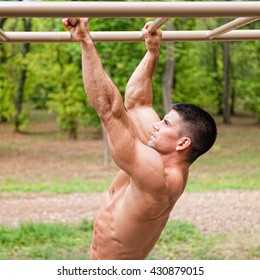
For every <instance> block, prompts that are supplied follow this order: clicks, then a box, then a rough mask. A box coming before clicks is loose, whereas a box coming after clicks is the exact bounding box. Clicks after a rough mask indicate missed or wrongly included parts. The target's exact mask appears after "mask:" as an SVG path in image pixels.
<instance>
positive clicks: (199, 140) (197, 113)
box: [171, 103, 217, 163]
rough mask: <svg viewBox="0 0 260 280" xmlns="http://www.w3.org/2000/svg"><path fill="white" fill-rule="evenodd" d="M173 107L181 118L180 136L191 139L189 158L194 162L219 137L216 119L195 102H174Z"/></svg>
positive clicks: (189, 160)
mask: <svg viewBox="0 0 260 280" xmlns="http://www.w3.org/2000/svg"><path fill="white" fill-rule="evenodd" d="M171 109H172V110H175V111H176V112H178V114H179V116H180V118H181V131H180V134H181V135H180V136H187V137H189V138H190V139H191V146H190V148H189V151H188V156H187V160H188V162H190V163H192V162H194V161H195V160H196V159H197V158H198V157H199V156H201V155H202V154H204V153H206V152H207V151H208V150H209V149H210V148H211V147H212V146H213V144H214V143H215V140H216V138H217V126H216V123H215V120H214V119H213V117H212V116H211V115H210V114H209V113H208V112H206V111H205V110H203V109H202V108H200V107H198V106H196V105H193V104H189V103H177V104H173V105H172V106H171Z"/></svg>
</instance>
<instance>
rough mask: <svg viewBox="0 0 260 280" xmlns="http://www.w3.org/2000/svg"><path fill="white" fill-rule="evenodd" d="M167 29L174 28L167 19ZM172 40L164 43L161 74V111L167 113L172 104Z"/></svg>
mask: <svg viewBox="0 0 260 280" xmlns="http://www.w3.org/2000/svg"><path fill="white" fill-rule="evenodd" d="M166 29H167V31H172V30H173V29H174V26H173V23H172V22H170V21H168V22H167V24H166ZM174 66H175V60H174V42H167V43H166V63H165V72H164V75H163V111H164V114H167V113H168V112H169V110H170V106H171V104H172V86H173V76H174Z"/></svg>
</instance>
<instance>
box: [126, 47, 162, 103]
mask: <svg viewBox="0 0 260 280" xmlns="http://www.w3.org/2000/svg"><path fill="white" fill-rule="evenodd" d="M158 57H159V53H152V52H149V51H148V52H147V53H146V54H145V56H144V58H143V59H142V61H141V62H140V64H139V65H138V67H137V68H136V69H135V71H134V73H133V74H132V76H131V78H130V80H129V82H128V84H127V87H126V107H131V106H132V105H133V104H131V103H135V104H134V105H146V104H147V105H151V103H152V76H153V74H154V71H155V69H156V66H157V62H158Z"/></svg>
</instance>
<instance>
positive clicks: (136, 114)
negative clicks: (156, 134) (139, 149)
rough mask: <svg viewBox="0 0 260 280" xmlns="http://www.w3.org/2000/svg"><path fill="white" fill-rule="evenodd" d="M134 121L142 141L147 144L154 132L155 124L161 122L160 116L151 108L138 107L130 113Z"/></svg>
mask: <svg viewBox="0 0 260 280" xmlns="http://www.w3.org/2000/svg"><path fill="white" fill-rule="evenodd" d="M128 113H129V116H130V117H131V119H132V120H133V122H134V124H135V126H136V129H137V131H138V134H139V135H140V139H141V141H142V142H143V143H144V144H147V143H148V141H149V139H150V137H151V133H152V131H153V124H154V123H156V122H158V121H160V118H159V116H158V115H157V113H156V112H155V111H154V109H153V108H152V107H150V106H141V107H136V108H133V109H131V110H129V111H128Z"/></svg>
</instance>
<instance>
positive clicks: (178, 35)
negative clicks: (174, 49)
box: [0, 30, 260, 43]
mask: <svg viewBox="0 0 260 280" xmlns="http://www.w3.org/2000/svg"><path fill="white" fill-rule="evenodd" d="M140 33H141V32H140V31H128V32H126V31H116V32H111V31H109V32H90V35H91V37H92V39H93V41H94V42H140V41H143V40H144V39H143V38H142V36H140ZM208 33H209V30H200V31H199V30H198V31H163V32H162V41H175V42H180V41H182V42H184V41H212V42H213V41H252V40H260V30H234V31H230V32H228V33H225V34H223V35H221V36H219V37H217V38H215V39H212V40H209V39H208ZM6 35H7V36H8V39H9V40H8V41H6V42H1V41H0V42H1V43H20V42H31V43H35V42H41V43H44V42H53V43H54V42H72V41H71V36H70V33H69V32H6Z"/></svg>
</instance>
